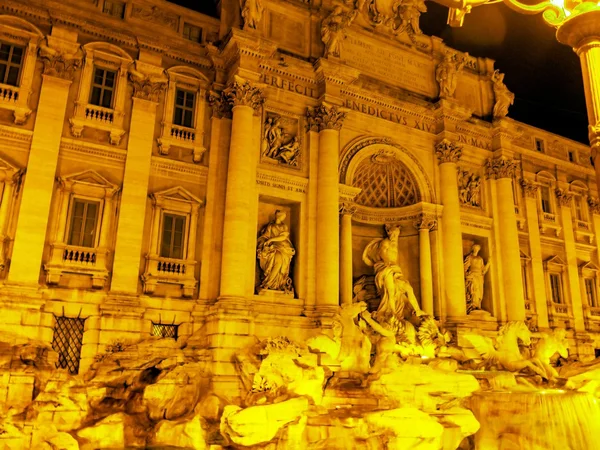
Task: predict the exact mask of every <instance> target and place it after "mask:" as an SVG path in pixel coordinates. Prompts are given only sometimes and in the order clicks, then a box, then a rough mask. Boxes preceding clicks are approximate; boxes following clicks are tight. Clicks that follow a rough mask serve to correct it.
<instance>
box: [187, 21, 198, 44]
mask: <svg viewBox="0 0 600 450" xmlns="http://www.w3.org/2000/svg"><path fill="white" fill-rule="evenodd" d="M183 37H184V38H186V39H188V40H190V41H194V42H202V28H200V27H196V26H194V25H190V24H189V23H184V24H183Z"/></svg>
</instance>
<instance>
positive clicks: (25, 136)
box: [0, 125, 33, 150]
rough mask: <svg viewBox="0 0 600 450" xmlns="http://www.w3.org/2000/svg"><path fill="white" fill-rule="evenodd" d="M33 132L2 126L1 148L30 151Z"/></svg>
mask: <svg viewBox="0 0 600 450" xmlns="http://www.w3.org/2000/svg"><path fill="white" fill-rule="evenodd" d="M32 138H33V131H29V130H24V129H22V128H18V127H12V126H6V125H0V147H8V148H11V149H12V148H15V147H16V148H20V149H25V150H29V147H30V146H31V140H32Z"/></svg>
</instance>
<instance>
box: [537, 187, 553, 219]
mask: <svg viewBox="0 0 600 450" xmlns="http://www.w3.org/2000/svg"><path fill="white" fill-rule="evenodd" d="M540 193H541V195H542V211H544V212H545V213H548V214H552V206H551V203H550V188H549V187H548V186H541V189H540Z"/></svg>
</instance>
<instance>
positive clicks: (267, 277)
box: [256, 210, 296, 294]
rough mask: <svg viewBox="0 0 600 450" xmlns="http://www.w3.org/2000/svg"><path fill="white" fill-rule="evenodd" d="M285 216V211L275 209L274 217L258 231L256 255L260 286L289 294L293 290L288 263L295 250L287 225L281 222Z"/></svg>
mask: <svg viewBox="0 0 600 450" xmlns="http://www.w3.org/2000/svg"><path fill="white" fill-rule="evenodd" d="M285 218H286V214H285V212H283V211H280V210H277V211H275V218H274V219H273V220H271V222H269V223H268V224H267V225H265V226H264V228H263V229H262V230H261V232H260V236H259V237H258V240H257V249H256V255H257V257H258V260H259V263H260V268H261V269H262V271H263V274H262V275H263V276H262V282H261V284H260V288H261V289H267V290H273V291H283V292H284V293H286V294H290V293H293V292H294V288H293V287H292V279H291V278H290V263H291V262H292V258H293V256H294V255H295V254H296V250H295V249H294V246H293V245H292V241H291V240H290V231H289V229H288V226H287V225H286V224H285V223H284V222H283V221H284V220H285Z"/></svg>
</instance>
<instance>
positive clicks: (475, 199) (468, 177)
mask: <svg viewBox="0 0 600 450" xmlns="http://www.w3.org/2000/svg"><path fill="white" fill-rule="evenodd" d="M458 191H459V199H460V202H461V203H462V204H463V205H468V206H474V207H475V208H481V177H480V176H479V175H475V174H474V173H470V172H469V171H468V170H459V171H458Z"/></svg>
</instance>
